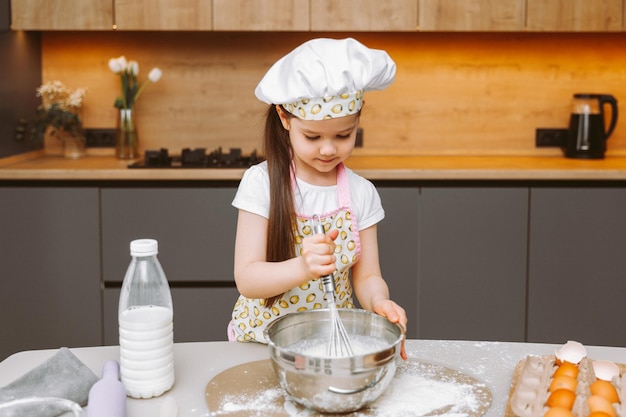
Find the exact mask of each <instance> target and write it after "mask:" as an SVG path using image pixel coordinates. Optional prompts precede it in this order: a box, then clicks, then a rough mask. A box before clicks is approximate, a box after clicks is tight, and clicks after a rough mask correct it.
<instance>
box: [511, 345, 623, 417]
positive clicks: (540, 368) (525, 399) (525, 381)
mask: <svg viewBox="0 0 626 417" xmlns="http://www.w3.org/2000/svg"><path fill="white" fill-rule="evenodd" d="M617 365H618V367H619V370H620V373H619V376H618V377H616V378H614V379H613V380H612V381H611V383H612V384H613V386H614V387H615V389H616V390H617V393H618V395H619V398H620V403H615V404H613V407H614V408H615V411H616V413H617V415H618V416H619V417H626V402H625V401H623V399H625V398H626V392H625V390H626V365H623V364H617ZM557 367H558V366H557V364H556V358H555V356H554V355H546V356H532V355H531V356H527V357H526V358H524V359H522V360H521V361H520V362H519V363H518V364H517V366H516V367H515V371H514V373H513V379H512V383H511V390H510V393H509V401H508V404H507V409H506V412H505V417H543V415H544V414H545V413H546V411H548V407H547V406H546V405H545V403H546V400H547V399H548V397H549V395H550V392H549V390H548V388H549V387H550V383H551V381H552V375H553V374H554V371H555V370H556V369H557ZM577 379H578V385H577V387H576V392H575V393H576V400H575V402H574V405H573V407H572V414H573V415H574V416H575V417H587V416H589V406H588V405H587V399H588V398H589V396H590V395H591V392H590V389H589V386H590V385H591V384H592V383H593V382H594V381H595V380H596V376H595V374H594V371H593V361H592V360H591V359H588V358H583V359H582V360H581V362H580V363H579V365H578V378H577Z"/></svg>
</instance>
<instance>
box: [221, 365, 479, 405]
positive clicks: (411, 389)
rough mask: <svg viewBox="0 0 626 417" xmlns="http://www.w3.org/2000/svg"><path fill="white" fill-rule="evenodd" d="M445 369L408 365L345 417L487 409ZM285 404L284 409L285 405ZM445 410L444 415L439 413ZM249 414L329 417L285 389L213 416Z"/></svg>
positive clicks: (234, 398)
mask: <svg viewBox="0 0 626 417" xmlns="http://www.w3.org/2000/svg"><path fill="white" fill-rule="evenodd" d="M441 369H442V368H437V367H429V366H427V365H425V364H422V363H419V362H417V363H411V364H406V363H405V365H404V367H403V368H402V367H401V368H399V369H398V372H397V373H396V375H395V377H394V379H393V380H392V382H391V384H390V385H389V387H388V389H387V390H386V391H385V392H384V393H383V395H382V396H381V397H380V398H379V399H378V400H376V401H375V402H374V403H372V404H371V405H370V407H369V408H365V409H363V410H359V411H355V412H352V413H348V414H342V415H341V416H343V417H370V416H376V417H420V416H426V415H429V414H431V413H434V414H435V415H437V416H439V415H441V416H445V417H468V416H475V415H476V412H477V411H478V410H480V408H481V406H484V404H483V403H482V401H484V399H483V398H482V397H481V395H480V394H479V393H478V391H477V390H476V389H475V388H476V387H475V386H473V385H472V384H470V383H464V382H461V381H458V380H457V379H455V378H454V377H448V376H446V375H443V376H442V372H441ZM283 401H284V405H281V402H283ZM442 408H445V410H443V411H442V412H441V413H439V412H438V411H437V410H440V409H442ZM244 411H245V412H246V415H248V416H251V417H253V416H273V415H277V416H285V415H286V416H289V417H319V416H329V415H328V414H320V413H319V412H317V411H314V410H310V409H307V408H305V407H303V406H301V405H300V404H297V403H296V402H294V401H293V400H292V399H290V398H289V397H288V395H287V394H286V393H285V392H284V391H283V390H282V388H269V389H263V390H261V391H260V392H258V393H255V394H254V395H251V394H247V395H244V394H239V395H226V396H225V397H224V399H223V401H222V406H221V408H220V410H219V411H214V412H212V413H211V414H210V415H211V416H212V417H217V416H220V415H229V414H230V413H234V412H244Z"/></svg>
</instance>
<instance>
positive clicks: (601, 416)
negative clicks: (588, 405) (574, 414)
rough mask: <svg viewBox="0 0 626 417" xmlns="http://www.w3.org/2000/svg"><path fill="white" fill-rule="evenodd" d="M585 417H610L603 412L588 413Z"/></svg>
mask: <svg viewBox="0 0 626 417" xmlns="http://www.w3.org/2000/svg"><path fill="white" fill-rule="evenodd" d="M587 417H611V416H609V415H608V414H607V413H605V412H603V411H594V412H592V413H589V415H588V416H587Z"/></svg>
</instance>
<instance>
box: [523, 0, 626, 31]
mask: <svg viewBox="0 0 626 417" xmlns="http://www.w3.org/2000/svg"><path fill="white" fill-rule="evenodd" d="M527 2H528V7H527V14H528V16H527V27H528V30H530V31H546V32H619V31H622V23H623V22H622V19H623V12H622V0H527Z"/></svg>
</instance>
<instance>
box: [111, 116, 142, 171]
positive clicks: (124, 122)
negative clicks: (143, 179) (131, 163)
mask: <svg viewBox="0 0 626 417" xmlns="http://www.w3.org/2000/svg"><path fill="white" fill-rule="evenodd" d="M115 154H116V156H117V157H118V158H119V159H135V158H138V157H139V151H138V136H137V128H136V127H135V111H134V110H133V109H120V110H119V115H118V119H117V132H116V137H115Z"/></svg>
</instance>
